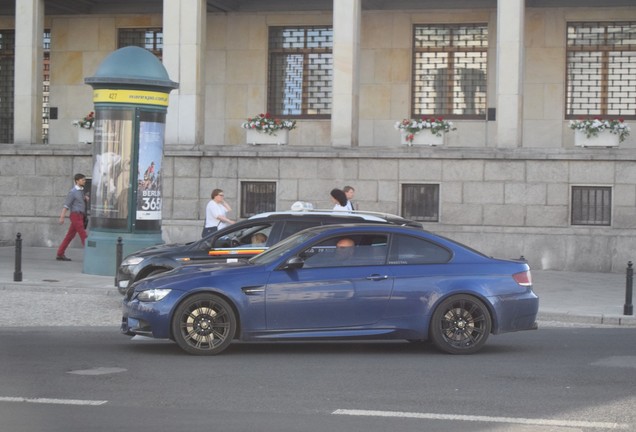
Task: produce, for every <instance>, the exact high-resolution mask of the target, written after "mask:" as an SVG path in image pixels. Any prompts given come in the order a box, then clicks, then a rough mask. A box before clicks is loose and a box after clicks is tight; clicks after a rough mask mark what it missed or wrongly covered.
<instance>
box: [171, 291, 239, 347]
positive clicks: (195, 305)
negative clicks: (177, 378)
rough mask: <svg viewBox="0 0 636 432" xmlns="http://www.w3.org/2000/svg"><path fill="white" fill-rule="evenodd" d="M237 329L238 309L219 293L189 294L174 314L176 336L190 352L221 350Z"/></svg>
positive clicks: (174, 335)
mask: <svg viewBox="0 0 636 432" xmlns="http://www.w3.org/2000/svg"><path fill="white" fill-rule="evenodd" d="M235 333H236V316H235V314H234V310H233V309H232V307H231V306H230V305H229V304H228V303H227V302H226V301H225V300H223V299H222V298H221V297H219V296H218V295H215V294H196V295H194V296H192V297H189V298H187V299H186V300H184V301H183V303H181V304H180V305H179V307H178V308H177V309H176V311H175V313H174V316H173V317H172V334H173V337H174V340H175V342H176V343H177V344H178V345H179V346H180V347H181V349H183V350H184V351H186V352H187V353H189V354H194V355H215V354H219V353H220V352H222V351H223V350H225V349H226V348H227V347H228V346H229V345H230V343H231V342H232V339H234V334H235Z"/></svg>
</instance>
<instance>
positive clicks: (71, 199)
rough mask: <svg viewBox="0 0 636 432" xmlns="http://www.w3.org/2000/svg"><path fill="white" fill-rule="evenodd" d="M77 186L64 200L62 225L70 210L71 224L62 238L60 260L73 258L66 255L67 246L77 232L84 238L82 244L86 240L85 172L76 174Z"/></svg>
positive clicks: (58, 257)
mask: <svg viewBox="0 0 636 432" xmlns="http://www.w3.org/2000/svg"><path fill="white" fill-rule="evenodd" d="M74 180H75V186H73V188H72V189H71V190H70V191H69V192H68V194H67V195H66V199H65V200H64V206H63V208H62V213H61V214H60V220H59V223H60V225H64V219H65V218H66V212H70V214H69V220H70V222H71V225H70V226H69V227H68V231H67V232H66V236H65V237H64V240H62V244H60V247H59V248H58V249H57V255H56V257H55V259H56V260H58V261H70V260H71V259H70V258H68V257H67V256H66V255H65V252H66V248H67V247H68V245H69V244H70V243H71V241H72V240H73V238H74V237H75V234H79V236H80V239H81V240H82V246H84V243H85V242H86V237H87V234H86V230H85V229H84V217H85V216H86V201H88V196H87V195H85V194H84V185H85V184H86V176H85V175H84V174H75V177H74Z"/></svg>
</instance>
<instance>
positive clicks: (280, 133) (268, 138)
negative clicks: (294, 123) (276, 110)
mask: <svg viewBox="0 0 636 432" xmlns="http://www.w3.org/2000/svg"><path fill="white" fill-rule="evenodd" d="M288 142H289V130H287V129H280V130H277V131H276V132H274V133H272V134H271V135H270V134H268V133H265V132H260V131H258V130H256V129H248V130H247V143H248V144H252V145H256V144H277V145H283V144H287V143H288Z"/></svg>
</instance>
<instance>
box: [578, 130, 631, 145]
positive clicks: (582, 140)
mask: <svg viewBox="0 0 636 432" xmlns="http://www.w3.org/2000/svg"><path fill="white" fill-rule="evenodd" d="M619 138H620V137H619V136H618V135H617V134H613V133H611V132H609V131H601V132H599V133H598V135H597V136H591V137H589V138H588V137H587V136H586V135H585V132H583V131H580V130H577V131H574V145H575V146H577V147H618V143H619Z"/></svg>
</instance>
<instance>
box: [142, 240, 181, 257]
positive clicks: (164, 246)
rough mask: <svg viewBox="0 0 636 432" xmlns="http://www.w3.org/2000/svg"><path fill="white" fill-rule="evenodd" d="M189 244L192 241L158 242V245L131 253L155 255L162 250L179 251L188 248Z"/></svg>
mask: <svg viewBox="0 0 636 432" xmlns="http://www.w3.org/2000/svg"><path fill="white" fill-rule="evenodd" d="M191 244H192V243H185V244H184V243H171V244H160V245H155V246H150V247H147V248H145V249H142V250H139V251H137V252H135V253H134V254H133V255H135V256H148V255H157V254H158V253H162V252H170V253H179V252H181V251H186V250H188V249H190V245H191Z"/></svg>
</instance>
